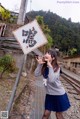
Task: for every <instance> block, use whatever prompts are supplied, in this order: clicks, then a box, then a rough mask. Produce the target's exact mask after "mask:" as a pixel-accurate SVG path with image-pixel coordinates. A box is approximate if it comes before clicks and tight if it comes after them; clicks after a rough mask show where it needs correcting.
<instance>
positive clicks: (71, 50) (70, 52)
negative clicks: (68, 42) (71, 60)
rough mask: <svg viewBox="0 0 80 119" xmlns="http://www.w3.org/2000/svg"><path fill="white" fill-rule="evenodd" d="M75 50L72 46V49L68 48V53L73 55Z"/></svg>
mask: <svg viewBox="0 0 80 119" xmlns="http://www.w3.org/2000/svg"><path fill="white" fill-rule="evenodd" d="M76 52H77V49H76V48H72V49H70V50H69V52H68V54H69V55H70V56H73V55H75V54H76Z"/></svg>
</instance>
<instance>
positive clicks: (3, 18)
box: [1, 10, 11, 21]
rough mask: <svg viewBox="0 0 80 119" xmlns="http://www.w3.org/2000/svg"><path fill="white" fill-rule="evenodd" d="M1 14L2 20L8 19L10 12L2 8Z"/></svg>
mask: <svg viewBox="0 0 80 119" xmlns="http://www.w3.org/2000/svg"><path fill="white" fill-rule="evenodd" d="M1 16H2V20H3V21H8V20H9V19H10V16H11V15H10V12H9V11H8V10H2V11H1Z"/></svg>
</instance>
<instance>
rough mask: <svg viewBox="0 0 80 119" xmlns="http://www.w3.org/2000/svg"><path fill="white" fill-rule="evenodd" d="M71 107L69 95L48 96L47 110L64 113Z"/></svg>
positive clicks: (46, 99) (46, 100) (46, 101)
mask: <svg viewBox="0 0 80 119" xmlns="http://www.w3.org/2000/svg"><path fill="white" fill-rule="evenodd" d="M69 107H70V102H69V99H68V96H67V94H66V93H65V94H64V95H49V94H46V98H45V110H49V111H55V112H63V111H66V110H67V109H68V108H69Z"/></svg>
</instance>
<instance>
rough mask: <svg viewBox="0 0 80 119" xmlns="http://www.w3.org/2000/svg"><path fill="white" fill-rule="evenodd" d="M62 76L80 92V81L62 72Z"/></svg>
mask: <svg viewBox="0 0 80 119" xmlns="http://www.w3.org/2000/svg"><path fill="white" fill-rule="evenodd" d="M61 77H62V78H63V79H65V80H66V81H67V82H68V83H69V84H70V85H71V86H72V87H73V88H74V89H75V90H76V91H77V92H78V94H80V81H78V80H76V79H75V78H72V77H71V76H69V75H67V74H65V73H62V74H61Z"/></svg>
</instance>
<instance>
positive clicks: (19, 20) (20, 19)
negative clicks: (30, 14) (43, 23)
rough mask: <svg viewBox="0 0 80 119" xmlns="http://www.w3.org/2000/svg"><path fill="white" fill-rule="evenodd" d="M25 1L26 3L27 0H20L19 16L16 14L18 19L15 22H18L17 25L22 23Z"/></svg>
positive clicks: (25, 6)
mask: <svg viewBox="0 0 80 119" xmlns="http://www.w3.org/2000/svg"><path fill="white" fill-rule="evenodd" d="M27 3H28V0H21V6H20V10H19V16H18V20H17V24H19V25H23V24H24V20H25V14H26V8H27Z"/></svg>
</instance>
